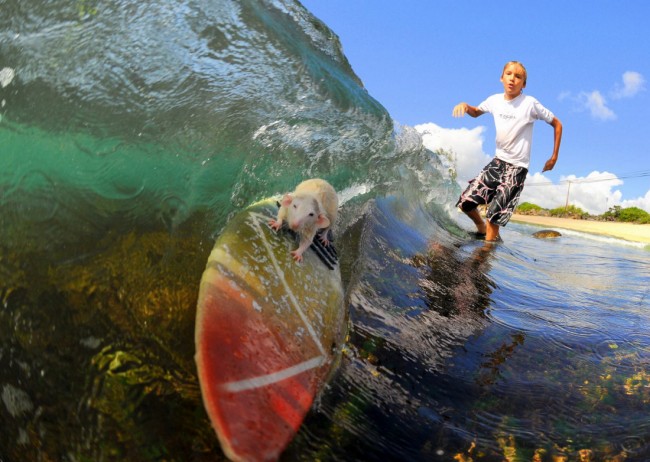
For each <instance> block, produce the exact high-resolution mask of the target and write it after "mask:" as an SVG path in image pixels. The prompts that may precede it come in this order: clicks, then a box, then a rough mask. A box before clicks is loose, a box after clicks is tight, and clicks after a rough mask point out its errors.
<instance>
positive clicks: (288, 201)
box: [282, 194, 293, 207]
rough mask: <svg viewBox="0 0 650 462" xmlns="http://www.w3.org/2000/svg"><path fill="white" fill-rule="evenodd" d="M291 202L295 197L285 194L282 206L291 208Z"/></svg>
mask: <svg viewBox="0 0 650 462" xmlns="http://www.w3.org/2000/svg"><path fill="white" fill-rule="evenodd" d="M291 202H293V197H292V196H291V194H285V195H284V197H283V198H282V205H283V206H285V207H289V206H290V205H291Z"/></svg>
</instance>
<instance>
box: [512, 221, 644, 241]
mask: <svg viewBox="0 0 650 462" xmlns="http://www.w3.org/2000/svg"><path fill="white" fill-rule="evenodd" d="M511 221H513V222H518V223H525V224H529V225H536V226H542V227H544V228H562V229H569V230H573V231H580V232H584V233H591V234H599V235H601V236H609V237H616V238H619V239H624V240H626V241H632V242H642V243H645V244H650V224H646V225H639V224H636V223H622V222H617V221H591V220H574V219H572V218H556V217H541V216H536V215H519V214H513V215H512V218H511Z"/></svg>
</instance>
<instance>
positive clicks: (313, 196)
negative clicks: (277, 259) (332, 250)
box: [269, 178, 339, 262]
mask: <svg viewBox="0 0 650 462" xmlns="http://www.w3.org/2000/svg"><path fill="white" fill-rule="evenodd" d="M338 208H339V199H338V197H337V195H336V191H335V190H334V188H333V187H332V185H331V184H329V183H328V182H327V181H325V180H321V179H320V178H312V179H310V180H305V181H303V182H302V183H300V184H299V185H298V186H297V187H296V190H295V191H294V192H292V193H289V194H285V195H284V197H283V198H282V201H281V202H280V210H278V216H277V218H276V219H275V220H273V219H271V220H269V225H270V226H271V228H273V229H274V230H275V231H277V230H279V229H280V228H281V227H282V223H283V222H284V220H286V221H287V224H288V225H289V228H290V229H292V230H293V231H295V232H296V233H298V235H299V236H300V244H299V246H298V248H297V249H296V250H292V251H291V255H293V259H294V260H296V261H297V262H299V261H302V254H303V252H304V251H305V250H307V248H308V247H309V246H310V245H311V243H312V242H313V240H314V237H315V236H316V234H317V233H318V231H319V230H320V236H319V238H320V240H321V242H322V243H323V244H324V245H326V246H327V245H329V243H330V242H329V239H328V237H327V233H328V232H329V230H330V229H331V228H332V227H333V226H334V224H335V223H336V215H337V213H338Z"/></svg>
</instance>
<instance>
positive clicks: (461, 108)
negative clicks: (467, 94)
mask: <svg viewBox="0 0 650 462" xmlns="http://www.w3.org/2000/svg"><path fill="white" fill-rule="evenodd" d="M468 109H469V105H468V104H467V103H460V104H457V105H456V106H455V107H454V110H453V112H452V113H451V114H452V115H453V116H454V117H463V116H464V115H465V114H467V111H468Z"/></svg>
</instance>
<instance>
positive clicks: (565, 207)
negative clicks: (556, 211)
mask: <svg viewBox="0 0 650 462" xmlns="http://www.w3.org/2000/svg"><path fill="white" fill-rule="evenodd" d="M569 191H571V182H570V181H569V187H568V188H567V190H566V204H564V211H565V212H566V211H567V210H568V209H569Z"/></svg>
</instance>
